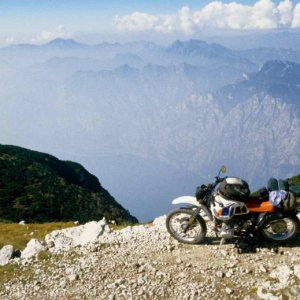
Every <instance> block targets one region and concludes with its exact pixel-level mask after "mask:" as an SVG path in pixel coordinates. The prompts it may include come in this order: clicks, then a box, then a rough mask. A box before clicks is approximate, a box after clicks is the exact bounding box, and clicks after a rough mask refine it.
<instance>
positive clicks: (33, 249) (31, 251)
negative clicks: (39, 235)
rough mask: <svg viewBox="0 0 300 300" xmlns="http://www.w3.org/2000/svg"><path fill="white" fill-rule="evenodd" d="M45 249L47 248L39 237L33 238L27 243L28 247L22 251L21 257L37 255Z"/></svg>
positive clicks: (26, 257) (27, 257)
mask: <svg viewBox="0 0 300 300" xmlns="http://www.w3.org/2000/svg"><path fill="white" fill-rule="evenodd" d="M43 250H45V247H44V246H43V245H42V244H41V243H40V242H39V241H38V240H37V239H31V240H30V241H29V242H28V243H27V246H26V248H25V249H24V250H23V251H22V253H21V259H29V258H32V257H35V256H37V255H38V254H39V253H40V252H41V251H43Z"/></svg>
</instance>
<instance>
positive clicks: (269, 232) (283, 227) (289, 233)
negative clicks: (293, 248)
mask: <svg viewBox="0 0 300 300" xmlns="http://www.w3.org/2000/svg"><path fill="white" fill-rule="evenodd" d="M299 227H300V226H299V219H298V218H297V217H296V216H292V217H285V218H278V219H276V220H270V221H268V222H267V224H266V225H265V227H264V228H263V229H262V231H261V233H262V235H263V237H264V238H265V239H266V240H268V241H272V242H276V243H282V244H284V243H288V242H291V241H293V240H294V239H295V238H296V237H297V235H298V233H299Z"/></svg>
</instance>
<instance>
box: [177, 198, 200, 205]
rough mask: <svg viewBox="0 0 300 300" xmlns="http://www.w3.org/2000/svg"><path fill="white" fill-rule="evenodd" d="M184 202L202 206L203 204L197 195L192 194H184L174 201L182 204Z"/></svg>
mask: <svg viewBox="0 0 300 300" xmlns="http://www.w3.org/2000/svg"><path fill="white" fill-rule="evenodd" d="M182 203H186V204H191V205H194V206H197V207H199V206H201V204H200V203H199V202H198V201H197V199H196V197H192V196H182V197H178V198H175V199H174V200H173V201H172V204H182Z"/></svg>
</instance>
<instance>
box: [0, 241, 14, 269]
mask: <svg viewBox="0 0 300 300" xmlns="http://www.w3.org/2000/svg"><path fill="white" fill-rule="evenodd" d="M13 253H14V247H13V246H12V245H6V246H4V247H3V248H2V249H1V250H0V266H4V265H6V264H8V262H9V260H10V259H11V258H12V256H13Z"/></svg>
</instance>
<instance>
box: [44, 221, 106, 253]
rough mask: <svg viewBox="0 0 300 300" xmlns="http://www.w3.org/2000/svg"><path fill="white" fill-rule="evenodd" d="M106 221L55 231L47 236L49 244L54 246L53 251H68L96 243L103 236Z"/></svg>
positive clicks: (46, 239)
mask: <svg viewBox="0 0 300 300" xmlns="http://www.w3.org/2000/svg"><path fill="white" fill-rule="evenodd" d="M106 224H107V223H106V220H105V219H104V218H103V219H102V220H101V221H99V222H96V221H92V222H88V223H86V224H84V225H80V226H77V227H72V228H66V229H62V230H55V231H53V232H51V233H49V234H47V235H46V237H45V241H46V243H47V244H51V243H52V244H53V243H54V247H52V248H51V251H53V252H55V251H68V250H69V249H71V248H72V247H76V246H84V245H87V244H89V243H95V242H96V241H97V240H98V239H99V236H100V235H102V234H103V232H104V227H105V225H106Z"/></svg>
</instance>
